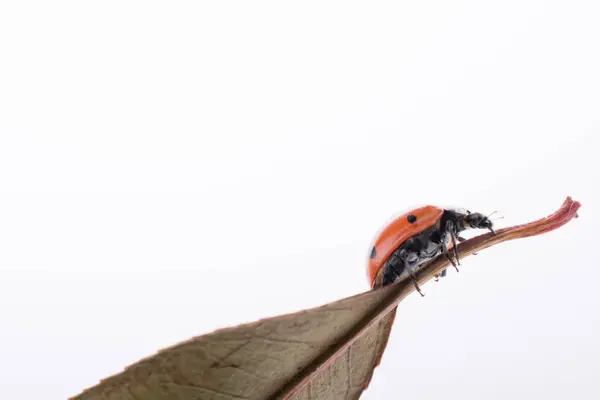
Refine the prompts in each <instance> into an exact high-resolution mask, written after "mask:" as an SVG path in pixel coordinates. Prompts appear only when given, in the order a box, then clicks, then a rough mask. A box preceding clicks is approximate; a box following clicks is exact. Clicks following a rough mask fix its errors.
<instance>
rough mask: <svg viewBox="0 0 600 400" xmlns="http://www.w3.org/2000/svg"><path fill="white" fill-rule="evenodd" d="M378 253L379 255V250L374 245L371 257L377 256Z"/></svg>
mask: <svg viewBox="0 0 600 400" xmlns="http://www.w3.org/2000/svg"><path fill="white" fill-rule="evenodd" d="M376 255H377V251H376V250H375V246H373V249H372V250H371V255H370V256H369V258H375V256H376Z"/></svg>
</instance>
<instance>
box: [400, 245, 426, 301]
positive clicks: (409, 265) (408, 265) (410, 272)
mask: <svg viewBox="0 0 600 400" xmlns="http://www.w3.org/2000/svg"><path fill="white" fill-rule="evenodd" d="M412 255H413V256H414V253H412ZM408 256H409V257H410V254H409V255H408ZM418 259H419V258H418V257H416V260H413V262H410V261H408V260H406V259H405V263H406V264H405V265H406V271H407V272H408V275H409V276H410V279H411V280H412V283H413V285H415V289H417V292H419V294H420V295H421V297H424V296H425V295H424V294H423V292H422V291H421V288H420V287H419V284H418V283H417V277H416V276H415V272H414V271H413V265H415V266H416V265H418ZM415 261H417V262H415Z"/></svg>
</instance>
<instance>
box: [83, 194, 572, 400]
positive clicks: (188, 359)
mask: <svg viewBox="0 0 600 400" xmlns="http://www.w3.org/2000/svg"><path fill="white" fill-rule="evenodd" d="M580 206H581V205H580V204H579V203H578V202H575V201H573V200H572V199H571V198H570V197H569V198H567V199H566V200H565V202H564V203H563V205H562V207H561V208H560V209H559V210H558V211H556V212H555V213H554V214H552V215H550V216H548V217H546V218H542V219H540V220H537V221H534V222H531V223H529V224H524V225H518V226H514V227H510V228H504V229H500V230H498V232H497V235H493V234H492V233H488V234H484V235H481V236H477V237H475V238H472V239H470V240H468V241H466V242H464V243H461V244H460V245H459V246H458V251H459V254H460V257H461V259H464V258H465V257H467V256H468V255H470V254H472V253H473V252H477V251H480V250H482V249H485V248H487V247H490V246H492V245H495V244H498V243H501V242H504V241H507V240H512V239H518V238H524V237H528V236H534V235H539V234H542V233H545V232H548V231H550V230H553V229H556V228H558V227H560V226H562V225H564V224H566V223H567V222H568V221H570V220H571V219H572V218H573V217H576V216H577V210H578V209H579V207H580ZM448 264H449V262H448V260H447V259H446V258H445V257H438V258H436V259H434V260H433V261H431V262H430V263H428V264H427V265H425V266H424V267H423V268H421V269H419V271H417V273H416V274H417V280H418V282H419V284H420V285H423V284H424V283H425V282H427V281H428V280H430V279H431V278H432V277H433V276H434V275H435V274H437V273H439V272H441V271H442V270H443V269H445V268H447V267H448ZM413 291H414V286H413V284H412V282H411V281H410V280H407V279H404V280H401V281H398V282H396V283H395V284H393V285H390V286H388V287H385V288H382V289H376V290H372V291H369V292H366V293H362V294H359V295H356V296H353V297H349V298H346V299H342V300H339V301H336V302H334V303H330V304H326V305H324V306H321V307H318V308H314V309H310V310H305V311H301V312H298V313H294V314H287V315H282V316H278V317H274V318H268V319H264V320H261V321H258V322H254V323H251V324H245V325H240V326H237V327H232V328H227V329H222V330H218V331H215V332H213V333H209V334H206V335H202V336H198V337H195V338H193V339H190V340H188V341H186V342H183V343H180V344H178V345H175V346H173V347H171V348H168V349H164V350H162V351H160V352H159V353H157V354H155V355H154V356H151V357H149V358H146V359H144V360H141V361H139V362H138V363H136V364H134V365H132V366H130V367H128V368H126V369H125V370H124V371H123V372H121V373H120V374H117V375H115V376H112V377H110V378H107V379H105V380H103V381H101V382H100V383H99V384H98V385H97V386H95V387H92V388H90V389H87V390H86V391H84V392H83V393H81V394H80V395H78V396H76V397H73V399H76V400H92V399H93V400H100V399H102V400H112V399H128V400H150V399H156V400H158V399H160V400H163V399H169V400H184V399H185V400H191V399H197V400H199V399H207V400H208V399H211V400H229V399H292V398H293V399H295V400H296V399H298V400H300V399H356V398H358V397H360V394H361V393H362V392H363V390H364V389H365V388H366V387H367V386H368V384H369V381H370V379H371V376H372V374H373V370H374V368H375V367H376V366H377V365H378V364H379V361H380V359H381V356H382V354H383V351H384V350H385V346H386V344H387V339H388V336H389V333H390V330H391V326H392V323H393V320H394V315H395V312H396V307H397V305H398V303H399V302H400V301H401V300H402V299H404V298H405V297H406V296H408V295H409V294H410V293H411V292H413Z"/></svg>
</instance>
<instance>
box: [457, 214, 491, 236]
mask: <svg viewBox="0 0 600 400" xmlns="http://www.w3.org/2000/svg"><path fill="white" fill-rule="evenodd" d="M465 222H466V224H467V225H468V226H470V227H471V228H474V229H488V230H489V231H490V232H492V233H493V234H494V235H495V234H496V231H494V223H493V222H492V220H490V219H489V218H488V217H486V216H485V215H483V214H480V213H472V212H468V214H467V215H466V216H465Z"/></svg>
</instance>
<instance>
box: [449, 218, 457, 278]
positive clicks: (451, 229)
mask: <svg viewBox="0 0 600 400" xmlns="http://www.w3.org/2000/svg"><path fill="white" fill-rule="evenodd" d="M446 230H447V232H448V234H449V235H450V239H452V250H453V252H454V258H455V260H456V263H457V264H458V265H460V260H459V259H458V249H457V248H456V233H455V232H456V226H455V225H454V223H453V222H452V221H448V223H447V225H446ZM452 265H453V266H454V268H456V271H457V272H458V268H457V267H456V265H455V264H454V263H452Z"/></svg>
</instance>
